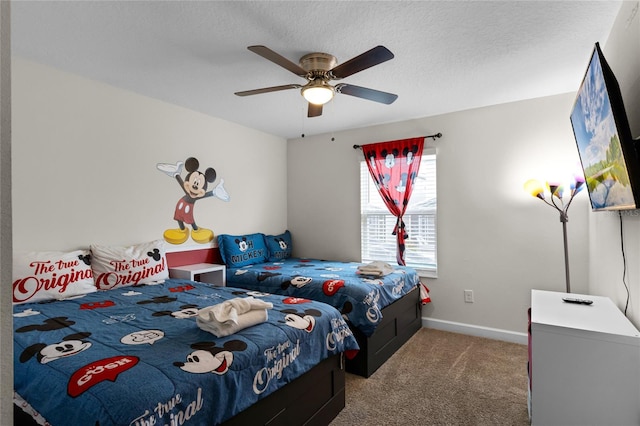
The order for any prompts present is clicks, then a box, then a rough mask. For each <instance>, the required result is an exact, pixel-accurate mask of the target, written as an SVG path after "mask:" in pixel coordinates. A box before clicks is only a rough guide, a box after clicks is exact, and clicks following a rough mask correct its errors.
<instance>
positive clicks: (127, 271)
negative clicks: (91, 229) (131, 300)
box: [91, 240, 169, 290]
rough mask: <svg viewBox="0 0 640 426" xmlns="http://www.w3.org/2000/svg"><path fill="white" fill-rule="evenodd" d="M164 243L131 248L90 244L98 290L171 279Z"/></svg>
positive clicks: (159, 242) (138, 245)
mask: <svg viewBox="0 0 640 426" xmlns="http://www.w3.org/2000/svg"><path fill="white" fill-rule="evenodd" d="M164 244H165V243H164V240H156V241H150V242H148V243H141V244H136V245H132V246H128V247H116V246H102V245H98V244H91V268H92V269H93V277H94V281H95V284H96V287H97V288H98V290H110V289H112V288H120V287H127V286H132V285H138V284H152V283H156V282H160V281H163V280H165V279H166V278H169V269H168V267H167V258H166V253H165V245H164Z"/></svg>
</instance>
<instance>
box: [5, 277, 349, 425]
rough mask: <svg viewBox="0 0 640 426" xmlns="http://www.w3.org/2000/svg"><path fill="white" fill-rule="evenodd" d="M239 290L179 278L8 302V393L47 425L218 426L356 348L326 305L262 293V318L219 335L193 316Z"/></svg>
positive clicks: (244, 293) (242, 292)
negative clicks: (268, 304) (10, 384)
mask: <svg viewBox="0 0 640 426" xmlns="http://www.w3.org/2000/svg"><path fill="white" fill-rule="evenodd" d="M246 296H248V294H247V291H246V290H241V289H234V288H229V287H227V288H220V287H213V286H210V285H208V284H203V283H195V282H191V281H185V280H175V279H171V280H167V281H165V282H164V283H162V284H158V285H145V286H139V287H127V288H123V289H119V290H109V291H98V292H95V293H90V294H87V295H85V296H83V297H79V298H75V299H67V300H63V301H54V302H44V303H32V304H23V305H15V306H14V371H15V372H14V390H15V392H16V394H17V396H18V397H22V398H24V400H26V401H28V403H29V404H30V405H31V407H32V408H33V409H34V410H36V411H37V412H39V413H40V414H41V415H42V416H43V417H44V418H45V419H46V421H48V422H49V423H50V424H51V425H54V426H56V425H95V424H100V425H101V426H106V425H173V424H176V425H178V424H179V425H182V424H186V425H190V424H192V425H201V424H211V425H213V424H218V423H220V422H222V421H225V420H227V419H229V418H231V417H233V416H234V415H235V414H237V413H238V412H240V411H242V410H244V409H245V408H247V407H249V406H250V405H251V404H253V403H255V402H256V401H258V400H259V399H260V398H262V397H265V396H266V395H268V394H270V393H272V392H274V391H275V390H277V389H279V388H281V387H282V386H284V385H285V384H286V383H288V382H290V381H292V380H293V379H295V378H297V377H299V376H301V375H302V374H303V373H305V372H306V371H308V370H310V369H311V368H312V367H313V366H314V365H316V364H318V363H319V362H320V361H322V360H323V359H325V358H328V357H329V356H331V355H333V354H336V353H340V352H345V351H349V350H357V349H358V346H357V343H356V341H355V339H354V337H353V335H352V334H351V331H350V330H349V327H348V326H347V324H346V323H345V321H344V319H343V318H342V316H341V314H340V312H338V311H337V310H336V309H334V308H333V307H331V306H329V305H326V304H324V303H318V302H312V301H308V300H299V299H295V298H285V297H282V296H274V295H258V296H255V297H259V298H260V299H263V300H265V301H268V302H271V303H273V309H270V310H268V317H269V318H268V321H267V322H264V323H261V324H258V325H255V326H252V327H248V328H245V329H244V330H241V331H238V332H236V333H234V334H231V335H229V336H227V337H223V338H217V337H215V336H214V335H213V334H211V333H209V332H207V331H204V330H202V329H200V328H199V327H198V325H197V324H196V319H195V317H196V315H197V313H198V310H199V309H202V308H205V307H208V306H212V305H215V304H218V303H221V302H223V301H225V300H229V299H233V298H236V297H246Z"/></svg>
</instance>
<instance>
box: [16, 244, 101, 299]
mask: <svg viewBox="0 0 640 426" xmlns="http://www.w3.org/2000/svg"><path fill="white" fill-rule="evenodd" d="M94 291H96V286H95V284H94V283H93V273H92V270H91V265H90V259H89V251H88V250H76V251H71V252H58V251H43V252H29V253H22V254H16V255H14V256H13V303H14V304H16V305H17V304H20V303H27V302H43V301H47V300H56V299H64V298H66V297H71V296H79V295H81V294H86V293H92V292H94Z"/></svg>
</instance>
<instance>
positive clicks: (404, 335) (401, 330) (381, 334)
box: [347, 287, 422, 377]
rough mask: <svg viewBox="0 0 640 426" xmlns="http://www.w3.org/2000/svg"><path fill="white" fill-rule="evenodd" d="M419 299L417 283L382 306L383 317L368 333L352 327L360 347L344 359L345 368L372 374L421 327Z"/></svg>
mask: <svg viewBox="0 0 640 426" xmlns="http://www.w3.org/2000/svg"><path fill="white" fill-rule="evenodd" d="M421 311H422V303H421V301H420V291H419V289H418V288H417V287H416V288H414V289H413V290H411V291H410V292H409V293H407V294H406V295H404V296H403V297H402V298H401V299H398V300H396V301H395V302H393V303H392V304H391V305H389V306H386V307H384V308H383V309H382V315H383V316H382V321H381V322H380V324H378V326H377V327H376V331H375V332H374V333H373V334H372V335H371V336H369V337H367V336H365V335H364V334H363V333H362V332H361V331H360V330H358V329H357V328H355V327H351V331H353V335H354V336H355V338H356V340H357V341H358V344H359V345H360V351H359V352H358V354H357V355H356V357H355V358H353V359H350V360H349V359H348V360H347V372H349V373H353V374H357V375H359V376H364V377H369V376H371V375H372V374H373V373H374V372H375V371H376V370H377V369H378V368H379V367H380V366H381V365H382V364H384V362H385V361H386V360H387V359H389V357H390V356H391V355H393V354H394V353H395V352H396V351H397V350H398V349H400V347H401V346H402V345H404V344H405V343H406V341H407V340H409V339H410V338H411V336H413V335H414V334H415V332H416V331H418V330H419V329H420V327H422V313H421Z"/></svg>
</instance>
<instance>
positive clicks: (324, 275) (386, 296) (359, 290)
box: [227, 258, 420, 336]
mask: <svg viewBox="0 0 640 426" xmlns="http://www.w3.org/2000/svg"><path fill="white" fill-rule="evenodd" d="M360 265H362V264H360V263H353V262H338V261H327V260H317V259H299V258H288V259H284V260H280V261H277V262H266V263H258V264H254V265H248V266H243V267H240V268H227V285H231V286H234V287H241V288H246V289H250V290H257V291H262V292H268V293H274V294H282V295H289V296H293V297H299V298H306V299H311V300H318V301H321V302H325V303H328V304H330V305H331V306H334V307H335V308H336V309H338V310H339V311H340V312H342V313H343V314H344V315H345V316H346V317H347V318H348V320H349V322H350V323H351V324H352V325H353V326H355V327H357V328H358V329H359V330H360V331H362V333H364V334H365V335H366V336H371V335H372V334H373V332H374V331H375V329H376V326H377V325H378V324H379V323H380V321H381V320H382V312H381V310H382V308H384V307H385V306H387V305H390V304H391V303H393V302H394V301H396V300H397V299H399V298H401V297H402V296H403V295H405V294H407V293H408V292H409V291H411V290H412V289H414V288H415V287H416V286H417V285H418V284H419V283H420V277H419V276H418V273H417V272H416V271H415V270H414V269H412V268H409V267H406V266H397V265H396V266H394V267H393V272H391V273H390V274H388V275H385V276H382V277H376V278H374V277H368V276H365V275H359V274H358V273H357V270H358V266H360Z"/></svg>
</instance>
